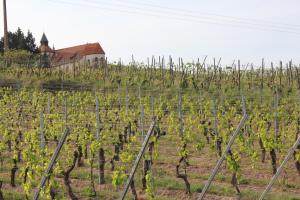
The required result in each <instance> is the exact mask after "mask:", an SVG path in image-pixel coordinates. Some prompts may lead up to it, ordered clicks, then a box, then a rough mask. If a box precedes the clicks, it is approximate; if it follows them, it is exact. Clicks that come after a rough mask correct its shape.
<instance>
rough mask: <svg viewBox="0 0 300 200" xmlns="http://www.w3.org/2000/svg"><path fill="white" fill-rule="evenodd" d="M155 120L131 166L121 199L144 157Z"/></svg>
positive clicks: (123, 197) (121, 199)
mask: <svg viewBox="0 0 300 200" xmlns="http://www.w3.org/2000/svg"><path fill="white" fill-rule="evenodd" d="M155 121H156V120H155V119H154V121H153V122H152V124H151V125H150V128H149V130H148V133H147V135H146V138H145V140H144V142H143V145H142V147H141V149H140V152H139V154H138V156H137V157H136V160H135V161H134V164H133V166H132V168H131V172H130V174H129V177H128V179H127V182H126V185H125V187H124V190H123V192H122V194H121V197H120V200H124V199H125V197H126V194H127V191H128V189H129V187H130V184H131V182H132V180H133V178H134V174H135V172H136V170H137V167H138V165H139V163H140V161H141V159H142V157H143V155H144V153H145V150H146V147H147V145H148V142H149V140H150V137H151V135H152V133H153V130H154V127H155Z"/></svg>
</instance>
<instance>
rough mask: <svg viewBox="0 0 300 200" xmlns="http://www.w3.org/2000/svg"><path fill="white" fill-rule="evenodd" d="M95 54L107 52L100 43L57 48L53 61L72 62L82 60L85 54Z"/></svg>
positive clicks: (56, 62)
mask: <svg viewBox="0 0 300 200" xmlns="http://www.w3.org/2000/svg"><path fill="white" fill-rule="evenodd" d="M93 54H105V52H104V51H103V49H102V47H101V46H100V44H99V43H92V44H89V43H88V44H84V45H79V46H74V47H69V48H64V49H58V50H55V54H54V57H53V63H55V64H58V63H62V62H70V61H73V60H80V59H81V58H83V57H84V56H87V55H93Z"/></svg>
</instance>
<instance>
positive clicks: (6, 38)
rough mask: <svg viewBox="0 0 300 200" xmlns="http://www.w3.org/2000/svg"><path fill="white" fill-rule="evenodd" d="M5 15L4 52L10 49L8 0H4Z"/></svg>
mask: <svg viewBox="0 0 300 200" xmlns="http://www.w3.org/2000/svg"><path fill="white" fill-rule="evenodd" d="M3 15H4V52H6V51H8V50H9V46H8V32H7V12H6V0H3Z"/></svg>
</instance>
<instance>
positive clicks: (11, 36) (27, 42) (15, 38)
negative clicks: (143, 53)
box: [0, 28, 38, 54]
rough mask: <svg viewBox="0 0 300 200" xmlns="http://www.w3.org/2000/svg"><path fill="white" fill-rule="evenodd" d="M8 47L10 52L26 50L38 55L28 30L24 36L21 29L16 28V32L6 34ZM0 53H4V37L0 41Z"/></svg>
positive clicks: (33, 39)
mask: <svg viewBox="0 0 300 200" xmlns="http://www.w3.org/2000/svg"><path fill="white" fill-rule="evenodd" d="M8 45H9V48H10V49H12V50H26V51H29V52H31V53H34V54H36V53H38V47H37V45H36V44H35V38H34V37H33V35H32V33H31V32H30V31H29V30H28V32H27V35H26V36H25V35H24V33H23V31H22V30H21V28H18V29H17V31H16V32H14V33H12V32H8ZM0 52H1V53H3V52H4V37H2V38H1V41H0Z"/></svg>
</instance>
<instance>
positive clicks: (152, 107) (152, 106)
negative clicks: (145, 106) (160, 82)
mask: <svg viewBox="0 0 300 200" xmlns="http://www.w3.org/2000/svg"><path fill="white" fill-rule="evenodd" d="M151 111H152V112H151V113H152V118H153V117H154V115H155V113H154V97H153V95H151Z"/></svg>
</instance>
